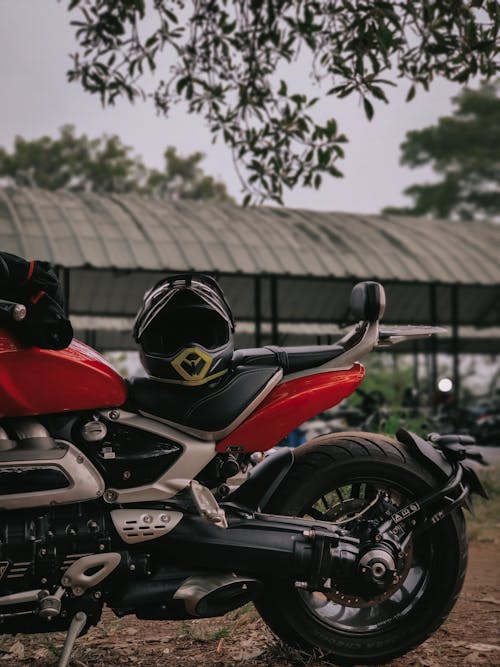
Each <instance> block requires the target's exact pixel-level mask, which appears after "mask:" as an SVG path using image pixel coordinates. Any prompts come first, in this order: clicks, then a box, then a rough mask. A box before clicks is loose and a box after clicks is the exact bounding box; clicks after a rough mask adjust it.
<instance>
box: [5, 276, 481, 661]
mask: <svg viewBox="0 0 500 667" xmlns="http://www.w3.org/2000/svg"><path fill="white" fill-rule="evenodd" d="M384 299H385V297H384V291H383V288H382V286H381V285H379V284H377V283H372V282H367V283H360V284H358V285H357V286H356V287H355V288H354V290H353V292H352V297H351V311H352V313H353V315H354V317H355V319H356V320H357V321H358V324H357V325H355V326H354V328H353V329H352V330H351V331H350V332H349V333H348V334H347V335H346V336H344V337H343V338H342V339H341V340H340V341H338V342H337V343H336V344H334V345H325V346H311V347H296V348H294V347H289V348H262V349H259V350H255V349H253V350H238V351H236V352H235V354H234V358H233V364H232V367H231V371H230V373H229V374H228V375H227V376H226V377H225V378H224V379H223V381H221V382H220V383H218V384H217V385H216V386H215V388H212V387H207V388H206V389H200V390H199V391H198V392H196V400H195V399H191V398H190V397H189V391H187V390H186V389H185V388H182V387H177V386H173V385H170V384H168V383H160V382H157V381H155V380H153V379H149V378H147V379H146V378H142V379H137V380H135V381H131V382H125V381H124V380H123V379H122V378H121V377H120V376H119V375H118V374H117V373H116V372H115V371H114V370H113V369H112V368H111V366H110V365H109V364H108V363H107V362H106V360H105V359H104V358H103V357H102V356H100V355H99V354H98V353H97V352H95V351H94V350H92V349H91V348H89V347H87V346H86V345H83V344H82V343H80V342H78V341H75V340H74V341H73V342H71V344H70V345H69V346H68V347H66V348H65V349H60V350H54V349H41V348H39V347H32V346H29V345H26V344H24V343H21V342H20V340H19V337H18V335H17V334H16V333H15V332H16V331H20V329H19V326H20V325H21V323H22V321H23V319H24V318H25V317H26V313H28V315H29V310H30V307H31V305H32V304H33V303H34V302H33V300H31V301H30V303H28V304H27V308H26V307H25V306H26V304H25V305H24V306H23V305H16V304H15V303H11V302H6V301H3V302H1V303H0V313H1V317H2V323H3V326H4V329H2V330H0V633H3V634H9V633H18V632H25V633H34V632H50V631H61V630H64V631H67V639H66V643H65V646H64V649H63V653H62V655H61V659H60V663H59V664H60V665H62V666H63V667H64V666H66V665H67V664H68V662H69V658H70V654H71V650H72V648H73V645H74V642H75V639H76V638H77V637H78V636H79V635H81V634H83V633H85V631H86V630H87V629H88V628H89V627H90V626H92V625H95V624H96V623H97V622H98V621H99V619H100V616H101V612H102V608H103V605H104V604H106V605H107V606H108V607H110V608H111V609H112V610H113V611H114V612H115V613H116V614H117V615H118V616H124V615H126V614H135V615H136V616H137V617H138V618H140V619H148V620H150V619H155V620H158V621H161V620H164V619H194V618H200V617H209V616H218V615H221V614H224V613H226V612H227V611H229V610H232V609H235V608H237V607H239V606H241V605H244V604H246V603H247V602H248V601H253V602H254V603H255V605H256V607H257V609H258V610H259V612H260V614H261V615H262V617H263V619H264V620H265V622H266V623H267V624H268V625H269V627H270V628H271V629H272V630H273V631H274V632H275V633H276V634H277V635H278V636H279V637H280V638H281V639H282V640H283V641H285V642H287V643H288V644H291V645H293V646H296V647H300V648H301V649H303V650H306V651H309V652H314V651H315V649H318V650H319V651H321V652H322V654H327V655H328V656H329V657H330V658H331V659H333V660H336V661H339V662H341V663H342V664H346V663H354V662H355V663H359V662H363V663H368V662H372V663H377V664H380V663H382V662H385V661H388V660H390V659H392V658H394V657H396V656H400V655H402V654H404V653H405V652H407V651H409V650H410V649H412V648H414V647H415V646H417V645H418V644H420V643H421V642H423V641H424V640H425V639H426V637H428V636H429V634H430V633H432V632H433V631H434V630H436V628H438V627H439V625H440V624H441V623H442V622H443V621H444V619H445V618H446V616H447V614H448V613H449V612H450V610H451V608H452V607H453V605H454V603H455V601H456V599H457V596H458V594H459V592H460V588H461V586H462V582H463V579H464V574H465V568H466V560H467V541H466V532H465V525H464V518H463V514H462V510H461V507H462V506H464V505H465V506H469V507H470V495H471V494H472V493H478V494H480V495H483V496H485V495H486V494H485V492H484V490H483V488H482V487H481V484H480V482H479V480H478V478H477V476H476V474H475V472H474V470H473V469H472V467H471V466H470V464H469V463H468V458H469V457H474V456H475V454H474V452H473V451H472V450H470V449H469V448H468V447H467V446H466V445H468V444H470V443H471V440H470V439H467V438H465V437H463V436H449V435H448V436H437V435H435V436H433V437H432V441H433V442H432V443H431V442H430V441H428V440H424V439H422V438H420V437H418V436H417V435H415V434H412V433H409V432H407V431H404V430H401V431H400V432H399V433H398V439H397V440H393V439H389V438H387V437H384V436H379V435H375V434H373V433H360V432H352V433H350V432H347V433H336V434H332V435H324V436H321V437H318V438H316V439H313V440H312V441H310V442H309V443H307V444H305V445H302V446H300V447H298V448H297V449H295V450H290V449H287V448H283V449H280V450H278V451H277V452H276V454H274V455H272V456H270V457H268V458H267V459H265V461H264V462H263V463H261V464H259V465H258V466H256V467H255V469H254V470H253V472H252V474H251V475H250V477H249V478H248V479H246V480H245V481H244V482H243V483H242V484H241V485H240V486H238V487H235V486H233V485H232V483H231V479H232V478H233V477H234V476H235V475H236V474H237V473H238V471H239V469H240V465H242V463H243V462H244V461H246V460H247V459H248V455H249V454H251V453H252V452H256V451H265V450H267V449H269V448H271V447H273V446H274V445H276V443H278V442H279V441H281V440H282V439H283V438H284V437H285V436H286V435H287V434H288V433H289V432H290V431H292V430H293V429H294V428H295V427H297V426H298V425H299V424H301V423H302V422H304V421H305V420H307V419H309V418H311V417H313V416H314V415H316V414H318V413H320V412H322V411H324V410H325V409H327V408H329V407H331V406H333V405H335V404H337V403H339V402H340V401H341V400H342V399H343V398H345V397H346V396H348V395H349V394H351V393H352V392H353V391H354V390H355V389H356V387H358V386H359V384H360V383H361V381H362V379H363V374H364V369H363V366H361V365H360V364H359V363H358V360H359V359H360V358H361V357H363V356H364V355H365V354H367V353H368V352H370V351H371V350H373V349H374V348H376V347H379V346H382V345H383V346H387V345H391V344H393V343H396V342H398V341H399V340H403V339H407V338H409V337H422V336H427V335H430V334H431V333H433V331H434V330H433V329H431V328H428V327H427V328H426V327H414V328H406V329H405V328H382V327H379V319H380V317H381V315H382V313H383V309H384ZM56 319H57V317H56ZM16 327H17V328H16ZM13 332H14V333H13ZM200 392H202V398H201V399H200Z"/></svg>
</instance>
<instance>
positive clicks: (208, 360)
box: [172, 347, 212, 384]
mask: <svg viewBox="0 0 500 667" xmlns="http://www.w3.org/2000/svg"><path fill="white" fill-rule="evenodd" d="M211 365H212V357H211V356H210V355H209V354H207V353H206V352H204V351H203V350H200V349H199V348H197V347H186V348H185V349H184V350H182V352H181V353H180V354H179V355H178V356H177V357H175V359H174V360H173V361H172V366H173V367H174V368H175V370H176V371H177V372H178V373H179V375H180V376H181V377H182V378H183V379H184V380H185V381H186V384H202V381H203V380H204V379H205V378H206V375H207V373H208V371H209V369H210V366H211Z"/></svg>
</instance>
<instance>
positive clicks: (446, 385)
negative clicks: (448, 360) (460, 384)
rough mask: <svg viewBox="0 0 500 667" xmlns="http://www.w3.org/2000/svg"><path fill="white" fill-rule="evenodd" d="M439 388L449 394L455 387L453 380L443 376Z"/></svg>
mask: <svg viewBox="0 0 500 667" xmlns="http://www.w3.org/2000/svg"><path fill="white" fill-rule="evenodd" d="M438 389H439V391H442V392H443V393H444V394H447V393H448V392H449V391H451V390H452V389H453V382H452V381H451V380H450V378H441V379H440V380H439V382H438Z"/></svg>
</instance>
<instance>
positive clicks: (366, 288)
mask: <svg viewBox="0 0 500 667" xmlns="http://www.w3.org/2000/svg"><path fill="white" fill-rule="evenodd" d="M350 305H351V313H352V314H353V316H354V318H355V319H356V320H358V321H359V320H363V321H366V322H376V321H377V320H379V319H380V318H381V317H382V315H383V314H384V311H385V290H384V288H383V287H382V285H381V284H380V283H376V282H373V281H370V280H367V281H365V282H363V283H358V284H357V285H354V287H353V288H352V292H351V302H350Z"/></svg>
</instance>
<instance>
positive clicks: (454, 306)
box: [451, 285, 460, 420]
mask: <svg viewBox="0 0 500 667" xmlns="http://www.w3.org/2000/svg"><path fill="white" fill-rule="evenodd" d="M458 289H459V288H458V285H453V286H452V288H451V327H452V328H451V335H452V339H451V351H452V355H453V392H454V394H455V406H456V416H457V420H458V412H459V408H460V356H459V350H460V333H459V328H458V323H459V317H460V312H459V299H458V297H459V294H458Z"/></svg>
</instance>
